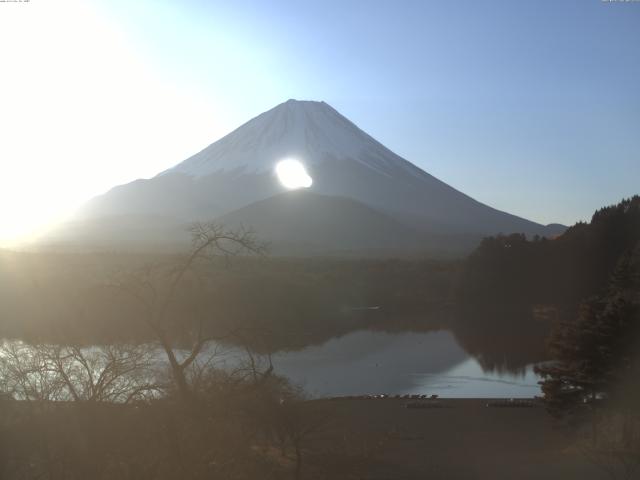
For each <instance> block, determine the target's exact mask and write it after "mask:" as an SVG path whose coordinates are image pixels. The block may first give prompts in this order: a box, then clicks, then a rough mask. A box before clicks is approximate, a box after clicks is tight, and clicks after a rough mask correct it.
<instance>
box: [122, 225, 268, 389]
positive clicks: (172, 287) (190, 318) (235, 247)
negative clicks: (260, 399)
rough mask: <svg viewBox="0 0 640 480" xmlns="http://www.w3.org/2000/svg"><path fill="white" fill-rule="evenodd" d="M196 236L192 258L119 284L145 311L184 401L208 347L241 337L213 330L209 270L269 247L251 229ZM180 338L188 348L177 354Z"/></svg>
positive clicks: (199, 231)
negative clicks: (191, 376) (192, 373)
mask: <svg viewBox="0 0 640 480" xmlns="http://www.w3.org/2000/svg"><path fill="white" fill-rule="evenodd" d="M190 231H191V235H192V247H191V251H190V253H189V254H188V255H187V256H186V257H184V258H182V259H180V260H179V261H178V262H176V263H171V264H168V265H167V264H164V265H150V266H146V267H145V268H143V269H141V270H139V271H137V272H134V273H132V274H129V275H127V276H126V278H123V279H119V280H118V281H117V282H116V283H115V284H114V285H113V286H114V287H115V288H117V289H118V291H120V292H122V293H124V294H126V295H128V296H130V297H131V298H133V299H134V300H135V302H137V303H138V304H139V305H140V306H141V307H142V315H141V319H142V321H143V322H144V324H145V325H146V326H147V327H148V329H149V331H150V332H151V334H152V335H153V337H154V338H155V339H156V340H157V342H158V344H159V345H160V348H161V349H162V351H163V352H164V354H165V356H166V359H167V361H168V365H169V369H170V372H171V376H172V379H173V382H174V383H175V386H176V388H177V390H178V392H179V393H180V395H181V396H182V397H183V398H189V397H191V393H192V392H191V387H190V385H189V372H188V370H189V368H190V367H191V366H193V364H194V362H195V361H196V359H197V358H198V356H199V355H200V354H201V353H202V352H203V350H204V349H205V347H206V346H207V344H208V343H209V342H211V341H213V340H217V341H221V340H230V339H232V338H234V335H235V333H236V332H234V331H230V332H226V333H225V334H224V335H220V334H217V335H215V334H213V333H211V331H210V329H208V328H207V323H208V321H209V320H210V319H209V318H208V316H209V315H210V311H209V309H208V308H207V304H206V300H203V299H206V292H207V287H208V286H209V287H210V285H208V275H207V269H206V268H202V267H203V265H204V266H209V267H210V266H211V263H212V262H213V261H215V260H216V259H223V260H224V261H225V262H228V261H229V259H230V257H234V256H237V255H240V254H253V255H262V254H263V253H264V252H265V246H264V245H263V244H261V243H259V242H258V241H257V240H256V239H255V236H254V234H253V232H252V231H251V230H247V229H243V228H242V229H239V230H229V229H226V228H225V227H223V226H222V225H219V224H216V223H196V224H194V225H193V226H192V227H191V229H190ZM198 293H199V294H200V296H199V297H198ZM176 307H178V312H177V314H176V312H175V310H176ZM172 313H173V314H174V315H173V316H172ZM176 317H177V318H178V320H177V321H176V320H175V318H176ZM178 337H179V338H180V340H182V341H183V342H186V343H187V344H188V345H186V346H183V348H181V349H176V348H175V347H174V343H175V339H176V338H178Z"/></svg>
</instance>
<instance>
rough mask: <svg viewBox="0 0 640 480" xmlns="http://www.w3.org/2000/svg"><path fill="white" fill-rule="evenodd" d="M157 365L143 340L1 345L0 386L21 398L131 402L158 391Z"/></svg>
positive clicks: (7, 393) (5, 343) (33, 399)
mask: <svg viewBox="0 0 640 480" xmlns="http://www.w3.org/2000/svg"><path fill="white" fill-rule="evenodd" d="M154 368H155V362H154V358H153V352H152V351H151V350H150V349H149V348H148V347H147V346H144V345H142V346H140V345H106V346H99V347H84V348H83V347H80V346H77V345H70V346H64V345H29V344H26V343H23V342H18V341H5V342H4V344H3V345H2V346H1V347H0V379H1V381H2V384H1V385H0V388H2V391H3V393H5V394H6V395H8V396H11V397H12V398H15V399H16V400H27V401H39V402H44V401H76V402H80V401H83V402H115V403H129V402H131V401H133V400H137V399H142V398H149V396H153V395H155V394H157V392H158V390H159V385H158V384H157V382H156V381H155V372H154Z"/></svg>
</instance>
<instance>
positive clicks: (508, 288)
mask: <svg viewBox="0 0 640 480" xmlns="http://www.w3.org/2000/svg"><path fill="white" fill-rule="evenodd" d="M638 242H640V197H639V196H634V197H633V198H630V199H626V200H623V201H621V202H620V203H618V204H617V205H613V206H609V207H605V208H602V209H600V210H598V211H596V212H595V213H594V215H593V217H592V219H591V222H590V223H583V222H580V223H577V224H576V225H574V226H573V227H571V228H569V229H568V230H567V231H566V232H565V233H564V234H562V235H560V236H559V237H557V238H553V239H547V238H540V237H534V238H532V239H527V238H526V237H525V236H524V235H521V234H512V235H499V236H496V237H489V238H485V239H484V240H483V241H482V243H481V245H480V246H479V247H478V248H477V249H476V250H475V251H474V252H473V253H472V254H471V255H470V256H469V258H468V259H467V261H466V262H465V263H464V265H463V268H462V269H461V273H460V276H459V278H458V281H457V286H456V289H455V290H456V295H455V299H456V305H457V307H458V309H459V315H457V323H456V329H455V331H456V332H457V334H458V336H459V337H462V338H461V340H462V343H463V344H465V347H466V348H467V349H468V350H470V351H471V352H472V353H477V352H486V351H490V352H492V354H493V356H494V358H491V359H489V360H488V361H487V363H488V364H495V363H499V360H500V358H501V356H502V355H506V354H507V353H508V351H510V350H512V351H513V352H511V353H515V351H520V355H521V356H525V357H526V356H527V353H526V352H527V351H528V354H529V356H530V357H531V359H535V357H538V358H537V359H538V360H539V359H540V357H543V356H544V355H545V351H544V349H545V346H544V339H545V338H546V337H547V335H548V333H549V332H550V330H551V328H552V325H553V324H554V323H555V322H557V321H560V320H562V319H567V318H573V317H575V316H576V313H577V310H578V307H579V305H580V303H581V302H582V301H583V300H585V299H587V298H589V297H591V296H593V295H596V294H599V293H600V292H601V291H602V290H603V289H604V288H605V287H606V285H607V282H608V281H609V278H610V275H611V273H612V272H613V270H614V269H615V266H616V264H617V263H618V261H619V260H620V258H621V257H622V256H623V255H624V254H625V253H627V252H629V251H630V250H632V249H633V248H634V246H636V245H637V244H638ZM465 338H470V339H472V341H471V342H465ZM482 338H485V341H484V342H482V340H481V339H482ZM483 343H487V344H488V343H493V344H494V345H500V344H502V345H503V347H504V348H503V349H502V350H501V349H499V348H498V349H496V348H493V349H492V348H489V347H488V345H483Z"/></svg>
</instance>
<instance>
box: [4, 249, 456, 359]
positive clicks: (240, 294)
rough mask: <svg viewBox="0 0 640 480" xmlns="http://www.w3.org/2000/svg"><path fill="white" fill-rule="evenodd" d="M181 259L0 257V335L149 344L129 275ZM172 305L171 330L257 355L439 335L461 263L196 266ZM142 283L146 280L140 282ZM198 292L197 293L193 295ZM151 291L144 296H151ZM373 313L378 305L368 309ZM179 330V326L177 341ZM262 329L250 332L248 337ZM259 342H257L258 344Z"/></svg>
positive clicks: (263, 260)
mask: <svg viewBox="0 0 640 480" xmlns="http://www.w3.org/2000/svg"><path fill="white" fill-rule="evenodd" d="M180 258H181V257H180V256H177V255H175V256H172V255H162V256H160V255H158V256H144V255H130V254H115V253H114V254H44V253H37V254H36V253H33V254H27V253H13V252H4V253H2V254H0V319H1V320H0V336H8V337H18V338H26V339H32V340H38V341H46V340H49V341H61V342H80V343H104V342H121V341H130V340H134V341H145V340H146V337H147V335H148V330H147V329H146V327H145V326H144V324H143V323H142V322H140V321H139V319H138V317H139V316H141V315H142V314H143V312H141V311H140V306H139V305H137V304H136V302H134V301H132V300H131V298H130V295H128V294H127V293H132V292H131V291H130V292H126V291H124V292H123V289H124V290H126V289H129V290H131V288H133V287H132V286H131V285H129V286H127V282H130V281H131V279H132V277H136V276H137V277H138V278H137V281H138V282H142V281H145V282H149V283H156V284H157V283H161V282H162V281H163V276H165V275H166V273H167V271H169V269H170V268H171V265H172V263H177V262H179V261H180ZM199 268H200V270H201V273H202V276H201V277H199V278H203V277H204V278H206V284H205V285H204V287H203V286H202V285H200V284H197V283H196V282H199V281H200V280H196V279H195V277H194V278H191V279H189V280H188V281H185V282H183V284H182V285H181V288H182V290H183V292H182V294H181V295H179V298H178V300H177V301H176V302H175V304H174V305H172V309H171V310H172V315H173V316H174V317H175V319H176V323H180V322H181V321H187V320H185V319H186V318H193V317H194V310H198V311H197V312H195V313H196V314H197V316H198V318H204V319H205V320H204V322H203V323H204V325H205V326H206V328H207V329H209V331H210V333H212V334H216V333H219V334H220V335H223V334H225V332H229V331H231V330H233V331H239V329H242V330H243V331H244V332H245V333H243V336H244V337H247V338H244V337H243V338H242V339H241V340H242V342H243V343H252V344H253V345H252V347H253V348H256V349H258V350H275V349H281V348H300V347H303V346H306V345H309V344H314V343H319V342H322V341H324V340H326V339H328V338H331V337H333V336H336V335H340V334H344V333H347V332H349V331H352V330H355V329H359V328H383V329H387V330H394V329H402V328H405V327H407V326H411V327H416V328H437V327H439V326H440V321H441V320H440V319H441V317H442V310H443V308H444V307H445V305H446V303H447V302H448V301H449V300H450V296H451V285H452V279H453V277H454V275H455V272H456V268H458V264H457V263H455V262H445V261H430V260H380V261H373V260H337V259H323V258H310V259H302V258H300V259H284V258H269V257H234V258H232V259H224V258H222V257H221V258H219V259H217V260H215V261H214V262H213V263H208V264H205V265H201V266H199ZM141 275H143V276H145V277H146V278H145V279H144V280H143V279H142V278H140V276H141ZM196 287H197V288H196ZM147 293H148V292H147ZM369 307H379V308H369ZM183 331H184V328H182V327H180V328H176V335H180V334H182V333H181V332H183ZM251 331H253V332H260V333H259V335H255V338H253V337H254V335H252V334H250V333H247V332H251ZM258 337H259V338H258Z"/></svg>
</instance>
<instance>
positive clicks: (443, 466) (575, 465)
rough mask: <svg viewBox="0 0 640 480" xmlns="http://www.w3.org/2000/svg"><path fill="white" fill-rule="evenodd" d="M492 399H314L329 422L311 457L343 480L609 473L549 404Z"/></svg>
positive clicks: (571, 476) (593, 476)
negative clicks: (427, 404)
mask: <svg viewBox="0 0 640 480" xmlns="http://www.w3.org/2000/svg"><path fill="white" fill-rule="evenodd" d="M487 402H488V400H487V399H449V400H447V399H443V400H441V404H442V407H441V408H425V409H411V408H406V407H405V405H406V403H408V402H407V400H400V399H334V400H318V401H314V402H310V403H313V404H315V405H314V408H317V409H318V410H319V411H322V412H323V414H325V415H326V416H327V418H328V419H329V423H328V426H326V427H325V428H323V429H322V430H321V431H320V432H319V433H318V434H317V435H315V438H314V439H313V440H312V441H311V443H310V444H309V446H310V448H309V452H310V453H309V456H308V458H309V462H311V463H312V464H313V463H316V464H318V465H322V466H323V469H324V470H326V468H329V466H330V467H332V468H335V470H334V472H335V478H361V479H485V478H486V479H562V480H568V479H600V478H606V476H605V475H604V472H602V471H600V470H599V468H598V467H596V466H594V465H592V464H590V463H589V462H588V461H587V459H586V458H585V457H583V456H582V455H581V454H580V453H579V452H578V451H577V450H576V448H575V447H574V442H573V440H572V439H571V437H570V436H569V434H568V432H566V431H565V430H564V429H562V428H560V426H559V425H557V424H556V422H554V420H553V419H552V418H551V417H550V416H549V415H548V414H547V413H546V412H545V410H544V408H543V407H541V406H536V407H532V408H511V407H506V408H504V407H503V408H497V407H487V406H486V405H487ZM321 451H324V452H325V453H323V454H320V453H318V454H314V453H313V452H321ZM327 451H330V452H333V453H332V454H327V453H326V452H327ZM322 462H324V463H322Z"/></svg>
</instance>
